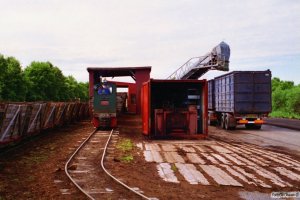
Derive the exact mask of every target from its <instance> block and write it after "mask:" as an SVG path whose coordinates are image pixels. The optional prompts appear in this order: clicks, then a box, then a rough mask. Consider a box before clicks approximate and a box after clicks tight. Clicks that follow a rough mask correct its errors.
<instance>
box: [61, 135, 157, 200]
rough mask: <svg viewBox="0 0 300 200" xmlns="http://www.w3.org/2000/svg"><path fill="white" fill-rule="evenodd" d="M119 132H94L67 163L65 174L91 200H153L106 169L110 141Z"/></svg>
mask: <svg viewBox="0 0 300 200" xmlns="http://www.w3.org/2000/svg"><path fill="white" fill-rule="evenodd" d="M117 137H118V132H116V131H114V130H111V131H97V130H94V131H93V132H92V133H91V134H90V135H89V136H88V137H87V138H86V139H85V140H84V141H83V142H82V143H81V144H80V146H79V147H78V148H77V149H76V150H75V151H74V153H73V154H72V155H71V157H70V158H69V160H68V161H67V162H66V164H65V173H66V175H67V176H68V177H69V179H70V180H71V181H72V182H73V183H74V185H75V186H76V187H77V188H78V189H79V190H80V191H81V192H82V193H83V194H84V195H85V196H86V197H87V198H89V199H120V198H121V199H151V198H148V197H147V196H145V195H143V194H142V193H141V192H140V191H139V190H137V189H135V188H131V187H130V186H128V185H126V184H125V183H123V182H122V181H121V180H119V179H118V178H116V177H114V176H113V175H111V174H110V173H109V172H108V170H107V169H106V168H105V166H104V161H105V157H106V154H107V151H110V150H112V148H109V147H108V146H109V143H110V141H111V139H112V138H113V140H114V139H115V138H116V139H117Z"/></svg>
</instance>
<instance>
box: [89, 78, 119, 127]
mask: <svg viewBox="0 0 300 200" xmlns="http://www.w3.org/2000/svg"><path fill="white" fill-rule="evenodd" d="M90 88H92V89H93V90H90V91H93V94H92V95H90V96H92V98H91V99H90V107H91V112H92V123H93V125H94V127H97V128H115V127H116V126H117V102H116V100H117V87H116V84H114V83H111V82H107V81H106V80H105V79H102V77H99V78H98V79H96V78H95V80H94V84H93V85H91V84H90Z"/></svg>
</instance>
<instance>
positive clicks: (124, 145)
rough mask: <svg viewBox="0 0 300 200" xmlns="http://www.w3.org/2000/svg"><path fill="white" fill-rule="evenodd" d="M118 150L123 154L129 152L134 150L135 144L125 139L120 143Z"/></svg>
mask: <svg viewBox="0 0 300 200" xmlns="http://www.w3.org/2000/svg"><path fill="white" fill-rule="evenodd" d="M117 148H118V149H120V150H121V151H122V152H128V151H131V150H132V149H133V143H132V142H131V140H130V139H123V140H121V141H120V142H119V144H118V145H117Z"/></svg>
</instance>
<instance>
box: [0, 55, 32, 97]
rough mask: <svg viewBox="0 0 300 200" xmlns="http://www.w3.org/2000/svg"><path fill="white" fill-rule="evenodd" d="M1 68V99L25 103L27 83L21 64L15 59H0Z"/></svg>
mask: <svg viewBox="0 0 300 200" xmlns="http://www.w3.org/2000/svg"><path fill="white" fill-rule="evenodd" d="M0 63H1V64H0V66H1V72H2V73H1V78H0V79H2V80H1V81H0V82H1V86H0V87H1V90H0V91H1V95H0V96H1V98H2V99H3V100H6V101H25V97H26V92H27V82H26V81H25V78H24V74H23V71H22V68H21V65H20V62H19V61H18V60H16V59H15V58H14V57H8V58H6V59H5V58H4V57H3V56H1V58H0Z"/></svg>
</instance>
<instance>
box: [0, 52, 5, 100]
mask: <svg viewBox="0 0 300 200" xmlns="http://www.w3.org/2000/svg"><path fill="white" fill-rule="evenodd" d="M6 71H7V61H6V59H5V58H4V56H3V55H1V54H0V100H3V96H2V91H3V88H4V76H5V74H6Z"/></svg>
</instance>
